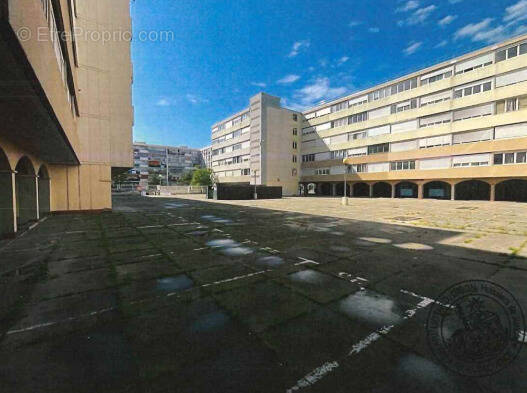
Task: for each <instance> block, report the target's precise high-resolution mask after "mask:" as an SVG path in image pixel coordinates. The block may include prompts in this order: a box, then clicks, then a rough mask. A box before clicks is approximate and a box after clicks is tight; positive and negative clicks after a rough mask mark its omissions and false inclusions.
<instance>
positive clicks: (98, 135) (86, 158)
mask: <svg viewBox="0 0 527 393" xmlns="http://www.w3.org/2000/svg"><path fill="white" fill-rule="evenodd" d="M130 30H131V20H130V9H129V1H128V0H97V1H93V0H61V1H58V0H25V1H2V2H1V4H0V58H1V59H2V61H0V83H1V85H2V94H1V95H0V118H1V119H2V122H1V123H2V126H1V127H0V185H1V186H0V236H1V235H11V234H14V233H16V232H17V231H18V230H19V229H20V228H21V227H24V226H25V225H28V223H30V222H32V221H34V220H38V219H39V218H40V217H42V216H43V215H44V214H47V213H48V212H59V211H100V210H104V209H110V208H111V207H112V202H111V175H112V171H118V170H119V171H121V170H126V168H129V167H131V166H132V123H133V108H132V104H131V83H132V67H131V60H130V41H129V38H128V39H127V36H126V34H125V35H123V34H122V32H129V31H130ZM108 34H111V36H112V39H111V40H102V37H103V36H105V37H107V36H108Z"/></svg>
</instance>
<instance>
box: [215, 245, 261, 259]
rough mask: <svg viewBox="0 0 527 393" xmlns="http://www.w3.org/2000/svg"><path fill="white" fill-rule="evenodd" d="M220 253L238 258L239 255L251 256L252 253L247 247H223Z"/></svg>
mask: <svg viewBox="0 0 527 393" xmlns="http://www.w3.org/2000/svg"><path fill="white" fill-rule="evenodd" d="M220 252H221V253H222V254H223V255H227V256H229V257H238V256H241V255H249V254H252V253H253V252H254V251H253V250H252V249H250V248H248V247H224V248H222V249H221V250H220Z"/></svg>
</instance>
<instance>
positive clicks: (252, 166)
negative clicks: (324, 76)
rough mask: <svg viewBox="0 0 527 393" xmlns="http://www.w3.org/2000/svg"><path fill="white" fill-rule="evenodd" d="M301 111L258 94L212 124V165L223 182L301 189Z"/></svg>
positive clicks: (287, 192) (292, 190) (286, 191)
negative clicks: (237, 109) (229, 114)
mask: <svg viewBox="0 0 527 393" xmlns="http://www.w3.org/2000/svg"><path fill="white" fill-rule="evenodd" d="M301 126H302V114H301V113H299V112H295V111H292V110H290V109H286V108H283V107H282V106H281V105H280V98H279V97H273V96H270V95H268V94H265V93H259V94H257V95H255V96H254V97H252V98H251V99H250V100H249V107H248V108H246V109H244V110H243V111H241V112H239V113H236V114H235V115H232V116H230V117H228V118H227V119H225V120H222V121H220V122H218V123H216V124H214V125H213V126H212V158H211V160H212V164H211V168H212V170H213V171H214V174H215V176H216V179H217V181H218V182H220V183H249V184H257V185H267V186H281V187H282V190H283V193H284V194H285V195H294V194H296V193H297V192H298V182H299V179H300V129H301Z"/></svg>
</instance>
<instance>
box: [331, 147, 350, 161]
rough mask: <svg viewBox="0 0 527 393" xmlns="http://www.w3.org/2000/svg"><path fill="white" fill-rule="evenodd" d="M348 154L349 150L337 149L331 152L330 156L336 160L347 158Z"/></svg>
mask: <svg viewBox="0 0 527 393" xmlns="http://www.w3.org/2000/svg"><path fill="white" fill-rule="evenodd" d="M346 156H347V150H346V149H344V150H335V151H332V152H330V157H331V159H332V160H336V159H339V158H345V157H346Z"/></svg>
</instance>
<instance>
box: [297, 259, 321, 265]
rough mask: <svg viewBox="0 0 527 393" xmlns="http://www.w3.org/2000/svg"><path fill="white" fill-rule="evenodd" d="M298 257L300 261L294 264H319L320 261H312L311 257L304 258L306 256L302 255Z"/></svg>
mask: <svg viewBox="0 0 527 393" xmlns="http://www.w3.org/2000/svg"><path fill="white" fill-rule="evenodd" d="M298 259H300V260H302V262H298V263H295V266H299V265H306V264H313V265H320V263H318V262H315V261H313V260H311V259H306V258H302V257H298Z"/></svg>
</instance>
